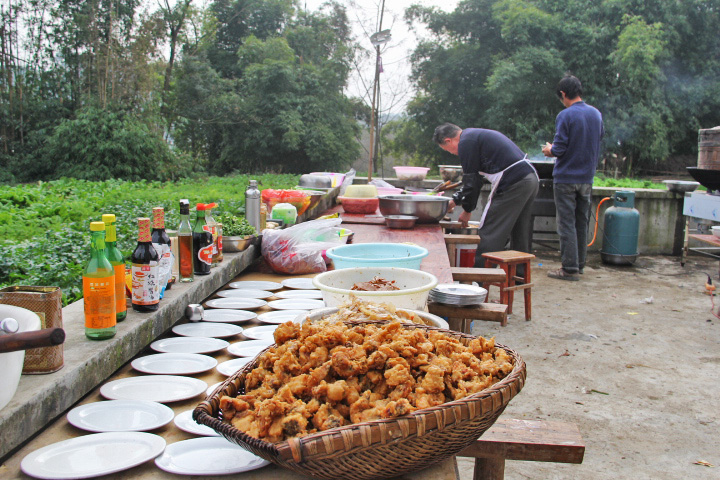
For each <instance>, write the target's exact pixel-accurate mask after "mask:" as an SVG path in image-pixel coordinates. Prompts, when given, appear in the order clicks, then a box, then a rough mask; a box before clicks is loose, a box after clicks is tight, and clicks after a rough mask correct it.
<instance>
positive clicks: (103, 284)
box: [83, 222, 117, 340]
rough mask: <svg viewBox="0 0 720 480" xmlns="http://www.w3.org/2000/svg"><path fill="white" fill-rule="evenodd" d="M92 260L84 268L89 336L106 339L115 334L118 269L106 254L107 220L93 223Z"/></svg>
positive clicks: (84, 301) (86, 317)
mask: <svg viewBox="0 0 720 480" xmlns="http://www.w3.org/2000/svg"><path fill="white" fill-rule="evenodd" d="M90 231H91V232H92V241H91V243H90V261H89V262H88V264H87V266H86V267H85V270H84V271H83V303H84V306H85V336H86V337H87V338H89V339H91V340H105V339H106V338H110V337H113V336H115V331H116V327H115V325H116V324H117V319H116V312H115V271H114V270H113V266H112V265H111V264H110V261H109V260H108V259H107V257H106V256H105V223H104V222H92V223H90Z"/></svg>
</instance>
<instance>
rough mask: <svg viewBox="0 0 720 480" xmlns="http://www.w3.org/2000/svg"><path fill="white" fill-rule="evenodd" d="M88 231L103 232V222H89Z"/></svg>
mask: <svg viewBox="0 0 720 480" xmlns="http://www.w3.org/2000/svg"><path fill="white" fill-rule="evenodd" d="M90 231H91V232H104V231H105V222H90Z"/></svg>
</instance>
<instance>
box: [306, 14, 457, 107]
mask: <svg viewBox="0 0 720 480" xmlns="http://www.w3.org/2000/svg"><path fill="white" fill-rule="evenodd" d="M302 1H304V6H305V8H307V9H308V10H317V9H318V8H319V7H320V6H321V5H322V4H323V3H324V0H301V2H302ZM338 1H339V2H340V3H341V4H343V5H345V7H346V8H347V13H348V18H349V20H350V22H351V23H352V25H353V32H354V34H355V37H356V39H357V41H359V42H360V44H361V45H362V46H363V47H365V48H367V49H369V50H370V49H372V48H373V46H372V44H371V43H370V35H372V34H373V33H374V32H375V31H377V30H379V29H380V25H379V24H378V21H379V13H380V8H381V5H382V0H357V1H356V0H338ZM413 4H419V5H423V6H428V7H432V6H435V7H438V8H440V9H442V10H445V11H452V10H454V9H455V7H456V6H457V4H458V0H386V2H385V11H384V15H383V21H382V29H383V30H385V29H388V28H389V29H390V31H391V34H392V40H390V42H388V43H387V44H386V45H385V46H384V47H381V48H382V65H383V73H382V74H381V75H380V111H381V113H383V112H384V113H388V111H389V112H390V113H401V112H402V111H403V110H404V108H405V105H406V104H407V102H408V101H409V100H410V98H411V97H412V91H411V85H410V83H409V81H408V77H409V75H410V60H409V57H410V54H411V52H412V51H413V50H414V49H415V46H416V45H417V40H418V39H417V36H418V35H422V32H419V33H418V32H413V31H410V30H409V29H408V27H407V25H406V24H405V22H404V20H403V15H404V13H405V9H407V8H408V7H409V6H410V5H413ZM373 57H374V55H373ZM374 73H375V62H374V60H373V59H370V60H368V61H366V62H364V63H362V64H361V65H359V66H358V68H357V69H356V70H355V71H354V72H353V74H352V75H351V78H350V80H349V85H348V89H347V94H348V95H351V96H355V97H363V98H365V99H366V101H367V103H368V105H369V104H370V98H371V93H372V83H373V76H374Z"/></svg>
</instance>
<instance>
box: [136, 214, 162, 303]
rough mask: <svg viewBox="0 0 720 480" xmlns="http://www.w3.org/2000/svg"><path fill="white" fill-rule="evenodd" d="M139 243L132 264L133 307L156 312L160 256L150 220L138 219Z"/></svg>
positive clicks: (158, 295)
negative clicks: (154, 242) (151, 231)
mask: <svg viewBox="0 0 720 480" xmlns="http://www.w3.org/2000/svg"><path fill="white" fill-rule="evenodd" d="M138 229H139V233H138V243H137V247H135V251H133V253H132V257H130V260H131V262H132V307H133V310H135V311H136V312H154V311H155V310H157V309H158V303H159V302H160V272H159V261H160V256H159V255H158V252H157V251H156V250H155V247H153V244H152V237H151V236H150V219H149V218H138Z"/></svg>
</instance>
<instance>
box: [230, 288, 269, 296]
mask: <svg viewBox="0 0 720 480" xmlns="http://www.w3.org/2000/svg"><path fill="white" fill-rule="evenodd" d="M217 294H218V296H219V297H224V298H269V297H272V296H273V293H272V292H268V291H267V290H255V289H250V288H229V289H227V290H220V291H219V292H217Z"/></svg>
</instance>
